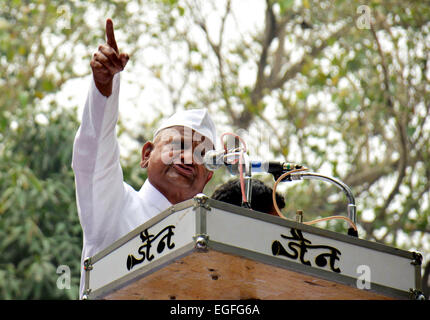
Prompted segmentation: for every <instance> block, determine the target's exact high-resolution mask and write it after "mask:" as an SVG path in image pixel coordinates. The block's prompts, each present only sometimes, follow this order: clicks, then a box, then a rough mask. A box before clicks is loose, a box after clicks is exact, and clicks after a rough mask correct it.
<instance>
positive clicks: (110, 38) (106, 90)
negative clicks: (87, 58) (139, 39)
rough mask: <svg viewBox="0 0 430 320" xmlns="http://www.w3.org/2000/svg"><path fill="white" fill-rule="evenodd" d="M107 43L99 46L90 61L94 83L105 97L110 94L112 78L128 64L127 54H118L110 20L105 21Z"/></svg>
mask: <svg viewBox="0 0 430 320" xmlns="http://www.w3.org/2000/svg"><path fill="white" fill-rule="evenodd" d="M106 39H107V43H106V44H102V45H100V46H99V50H98V51H97V52H96V53H94V55H93V58H92V59H91V63H90V65H91V69H92V70H93V77H94V82H95V84H96V87H97V89H98V90H99V91H100V93H101V94H102V95H104V96H106V97H109V96H110V95H111V94H112V80H113V76H114V75H115V74H116V73H118V72H120V71H122V70H124V68H125V65H126V64H127V62H128V59H129V57H128V54H126V53H119V50H118V46H117V44H116V40H115V33H114V30H113V22H112V20H111V19H107V20H106Z"/></svg>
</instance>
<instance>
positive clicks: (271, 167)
mask: <svg viewBox="0 0 430 320" xmlns="http://www.w3.org/2000/svg"><path fill="white" fill-rule="evenodd" d="M302 168H303V166H302V165H300V164H297V163H291V162H283V161H254V160H253V161H251V171H252V172H267V173H271V174H272V175H273V177H274V178H275V180H278V178H279V177H280V176H281V175H282V174H284V173H285V172H288V171H293V170H296V169H302ZM286 179H287V180H289V179H288V178H286Z"/></svg>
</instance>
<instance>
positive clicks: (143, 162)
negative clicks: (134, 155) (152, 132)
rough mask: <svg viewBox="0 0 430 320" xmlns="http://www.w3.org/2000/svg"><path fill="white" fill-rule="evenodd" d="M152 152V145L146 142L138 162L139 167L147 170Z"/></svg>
mask: <svg viewBox="0 0 430 320" xmlns="http://www.w3.org/2000/svg"><path fill="white" fill-rule="evenodd" d="M152 150H154V144H153V143H152V142H150V141H148V142H146V143H145V144H144V145H143V147H142V159H141V160H140V167H141V168H147V167H148V162H149V156H150V155H151V152H152Z"/></svg>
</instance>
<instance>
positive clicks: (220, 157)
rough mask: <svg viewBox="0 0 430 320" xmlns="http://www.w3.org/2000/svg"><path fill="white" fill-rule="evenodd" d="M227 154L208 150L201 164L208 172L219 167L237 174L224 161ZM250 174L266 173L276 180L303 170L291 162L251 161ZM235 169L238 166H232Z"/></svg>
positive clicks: (221, 151) (222, 151)
mask: <svg viewBox="0 0 430 320" xmlns="http://www.w3.org/2000/svg"><path fill="white" fill-rule="evenodd" d="M229 154H232V153H231V152H229V151H227V152H225V150H210V151H208V152H206V154H205V156H204V159H203V163H204V165H205V167H206V168H208V169H209V170H212V171H213V170H216V169H219V168H220V167H221V166H226V167H228V169H229V170H230V172H231V173H232V174H237V173H238V172H239V170H237V168H236V169H234V168H232V166H233V165H232V164H230V163H228V162H225V161H224V156H226V155H227V156H228V155H229ZM250 164H251V172H255V173H257V172H267V173H271V174H272V175H273V176H274V177H275V180H276V179H278V178H279V177H280V176H281V175H282V174H284V173H285V172H288V171H292V170H295V169H301V168H303V166H302V165H299V164H296V163H291V162H283V161H258V160H251V161H250ZM234 166H235V167H237V166H238V164H235V165H234Z"/></svg>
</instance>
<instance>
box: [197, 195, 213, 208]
mask: <svg viewBox="0 0 430 320" xmlns="http://www.w3.org/2000/svg"><path fill="white" fill-rule="evenodd" d="M208 199H209V197H208V196H207V195H205V194H204V193H199V194H197V195H196V196H194V198H193V200H194V208H205V209H206V210H211V207H210V205H209V203H208Z"/></svg>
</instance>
